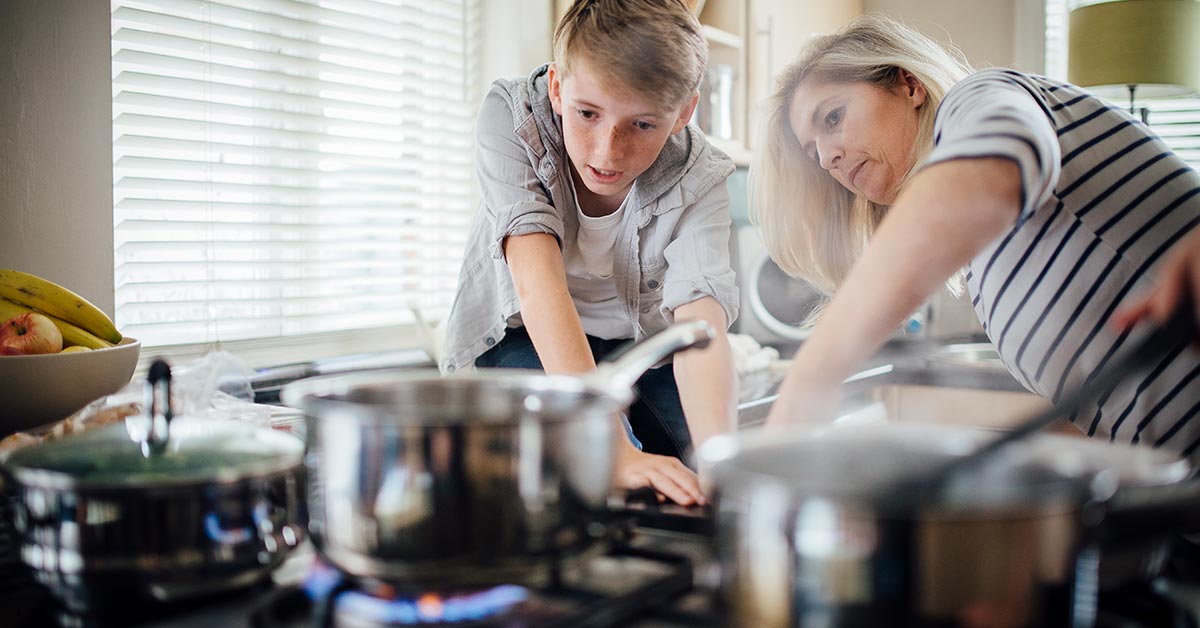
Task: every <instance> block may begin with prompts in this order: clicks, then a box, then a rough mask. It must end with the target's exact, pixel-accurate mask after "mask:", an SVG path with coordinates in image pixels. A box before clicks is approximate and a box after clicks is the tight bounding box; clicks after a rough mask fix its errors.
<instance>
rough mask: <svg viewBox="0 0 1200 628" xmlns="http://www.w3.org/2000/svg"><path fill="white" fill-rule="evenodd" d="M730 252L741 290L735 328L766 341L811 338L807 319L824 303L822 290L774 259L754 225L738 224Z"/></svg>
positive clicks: (776, 341)
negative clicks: (739, 307) (791, 274)
mask: <svg viewBox="0 0 1200 628" xmlns="http://www.w3.org/2000/svg"><path fill="white" fill-rule="evenodd" d="M730 253H731V255H732V259H733V262H734V269H733V270H734V272H736V273H737V281H738V291H739V292H740V293H741V310H740V312H739V314H738V319H737V321H736V322H735V323H734V325H733V331H734V332H735V333H739V334H746V335H748V336H750V337H751V338H754V339H755V340H757V341H758V342H759V344H763V345H779V344H796V343H797V342H800V341H803V340H804V339H805V338H807V337H808V334H809V333H810V330H809V329H808V328H806V327H804V326H803V323H804V321H806V320H807V319H808V317H809V315H810V314H812V312H813V310H814V309H815V308H817V307H818V306H819V305H820V304H821V302H822V300H823V298H824V297H823V296H822V295H821V293H820V292H819V291H817V290H816V288H814V287H813V286H812V285H811V284H809V283H808V282H807V281H804V280H802V279H796V278H793V277H790V276H788V274H787V273H785V272H783V270H781V269H780V268H779V266H777V265H776V264H775V262H774V261H772V260H771V257H770V256H769V255H767V247H766V245H765V244H763V240H762V235H761V234H760V232H759V230H758V227H756V226H754V225H749V224H745V225H739V226H737V227H735V229H734V231H733V242H732V243H731V246H730Z"/></svg>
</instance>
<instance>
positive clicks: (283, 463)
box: [0, 362, 305, 624]
mask: <svg viewBox="0 0 1200 628" xmlns="http://www.w3.org/2000/svg"><path fill="white" fill-rule="evenodd" d="M150 373H151V378H152V379H153V380H154V381H153V384H152V385H151V386H150V387H148V392H149V393H150V394H148V398H149V401H148V403H147V405H146V408H147V411H146V413H145V416H143V417H140V419H142V420H137V419H135V418H130V419H128V420H129V421H130V424H129V427H128V428H127V426H126V425H124V424H114V425H108V426H104V427H99V428H96V429H94V430H91V431H87V432H83V433H77V434H72V435H70V436H67V437H64V438H62V439H61V440H58V441H54V442H47V443H41V444H36V445H30V446H27V447H25V448H23V449H18V450H16V451H15V452H13V453H12V454H10V455H9V456H8V457H7V458H6V459H5V460H4V461H3V463H2V464H0V471H2V472H3V477H4V481H5V483H6V485H7V487H8V488H10V489H11V490H12V492H13V496H14V504H15V516H14V519H15V521H14V527H15V528H16V530H17V532H18V534H19V544H20V551H21V558H22V559H23V561H24V562H25V563H26V565H28V566H29V568H30V569H31V571H32V572H33V574H34V577H35V578H36V579H37V580H38V581H39V582H41V583H42V584H44V585H46V586H47V587H48V588H49V589H50V590H51V592H52V593H53V594H54V595H55V596H56V597H57V598H58V599H59V601H60V602H61V603H62V606H63V607H64V609H65V610H66V611H68V612H73V613H86V614H87V615H88V616H89V617H93V618H96V619H97V620H103V621H104V623H108V621H109V620H112V621H115V622H117V623H118V624H124V623H125V622H124V621H123V620H122V619H121V618H126V617H128V616H129V615H131V614H136V613H137V612H138V611H139V610H141V609H142V608H143V607H144V606H145V605H147V604H155V603H160V602H161V603H173V602H176V601H179V600H183V599H187V598H195V597H200V596H205V595H210V594H215V593H218V592H225V591H229V590H231V589H236V588H240V587H246V586H249V585H252V584H255V583H257V582H259V581H261V580H263V579H264V578H266V577H267V576H269V575H270V572H271V570H272V569H273V568H275V567H276V566H278V565H279V564H280V562H282V561H283V559H284V558H285V557H286V556H287V555H288V553H289V552H290V551H291V550H292V549H293V548H295V547H296V546H297V545H299V544H300V542H301V541H303V539H304V535H305V527H304V504H303V489H304V477H303V475H304V465H303V462H302V458H303V454H304V444H303V443H302V442H301V441H300V439H298V438H296V437H294V436H291V435H289V434H285V433H282V432H278V431H276V430H272V429H270V428H267V427H259V426H255V425H251V424H249V423H243V422H240V421H235V420H211V419H204V420H202V419H192V418H188V417H178V418H175V417H173V416H172V412H171V410H170V404H169V402H168V400H169V399H170V386H169V381H170V380H169V375H170V371H169V369H168V368H167V366H166V364H165V363H164V362H156V363H155V364H154V365H153V366H152V367H151V369H150ZM145 424H149V426H150V427H149V428H148V429H146V426H145ZM139 425H141V426H142V428H141V429H135V428H136V427H137V426H139ZM0 623H2V622H0Z"/></svg>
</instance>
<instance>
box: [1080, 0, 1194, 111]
mask: <svg viewBox="0 0 1200 628" xmlns="http://www.w3.org/2000/svg"><path fill="white" fill-rule="evenodd" d="M1067 32H1068V38H1069V41H1068V44H1067V46H1068V47H1067V55H1068V56H1067V64H1068V67H1067V80H1069V81H1070V82H1072V83H1074V84H1076V85H1080V86H1083V87H1088V88H1091V89H1093V91H1097V92H1100V93H1102V94H1104V95H1116V94H1118V93H1121V92H1124V91H1126V89H1127V86H1129V85H1136V86H1137V90H1138V94H1139V95H1141V96H1143V97H1150V98H1153V97H1163V96H1182V95H1185V94H1188V93H1191V92H1195V91H1200V0H1118V1H1114V2H1098V3H1093V4H1086V5H1083V6H1080V7H1078V8H1076V9H1074V10H1072V11H1071V16H1070V25H1069V27H1068V31H1067ZM1106 88H1111V89H1106Z"/></svg>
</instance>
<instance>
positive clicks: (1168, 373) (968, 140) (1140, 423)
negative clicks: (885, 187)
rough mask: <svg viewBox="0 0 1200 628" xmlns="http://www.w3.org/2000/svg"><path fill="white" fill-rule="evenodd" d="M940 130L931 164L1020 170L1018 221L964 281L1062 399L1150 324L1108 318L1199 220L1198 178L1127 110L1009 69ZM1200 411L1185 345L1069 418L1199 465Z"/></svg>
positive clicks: (1019, 360) (1015, 364) (1019, 371)
mask: <svg viewBox="0 0 1200 628" xmlns="http://www.w3.org/2000/svg"><path fill="white" fill-rule="evenodd" d="M934 133H935V146H934V149H933V151H932V153H931V154H930V157H929V159H928V161H927V162H925V164H924V165H925V166H927V165H929V164H932V163H937V162H942V161H947V160H951V159H961V158H972V157H985V156H999V157H1005V158H1010V159H1012V160H1013V161H1015V162H1016V163H1017V165H1018V167H1019V168H1020V172H1021V213H1020V217H1019V218H1018V220H1017V221H1016V223H1015V224H1014V225H1013V227H1012V229H1010V230H1009V231H1008V233H1006V234H1005V235H1004V236H1003V237H1001V238H998V239H997V240H996V241H995V242H993V243H992V244H991V245H989V246H988V247H987V248H986V249H985V250H984V251H983V252H981V253H980V254H979V255H978V256H976V257H975V259H974V260H972V261H971V263H970V265H969V267H968V269H967V271H968V272H967V288H968V291H969V292H970V295H971V299H972V301H973V303H974V307H975V312H976V314H977V315H978V316H979V320H980V321H981V322H982V324H983V328H984V330H985V331H986V332H987V334H988V336H989V337H990V338H991V340H992V343H993V344H994V345H995V346H996V347H997V349H998V351H999V353H1000V357H1001V359H1003V361H1004V363H1005V364H1006V365H1007V366H1008V369H1009V370H1010V371H1011V372H1012V373H1013V374H1014V376H1016V377H1017V379H1019V380H1020V381H1021V382H1022V383H1023V384H1024V385H1025V386H1026V387H1027V388H1029V389H1030V390H1031V391H1033V392H1036V393H1038V394H1040V395H1042V396H1044V397H1047V398H1049V399H1051V400H1057V399H1058V397H1059V396H1060V395H1062V394H1063V393H1064V392H1065V391H1067V390H1069V389H1072V388H1074V387H1076V386H1079V385H1080V384H1081V383H1082V382H1083V381H1085V378H1087V377H1088V375H1089V374H1091V373H1093V372H1095V371H1096V370H1097V369H1099V368H1101V367H1102V366H1103V365H1105V364H1106V363H1107V362H1108V361H1109V360H1111V359H1112V358H1113V355H1114V353H1115V352H1117V351H1119V350H1121V348H1122V347H1125V348H1131V347H1132V346H1133V344H1134V343H1135V341H1136V340H1138V339H1140V338H1141V337H1142V336H1143V335H1144V334H1146V333H1147V332H1148V330H1147V329H1146V328H1145V327H1144V326H1142V327H1138V328H1135V329H1134V330H1132V331H1131V332H1128V333H1119V332H1117V331H1115V330H1114V329H1113V328H1112V326H1111V324H1110V321H1109V319H1110V318H1111V316H1112V314H1113V312H1114V311H1116V309H1117V308H1118V307H1119V306H1120V305H1121V303H1122V302H1123V301H1125V300H1127V299H1128V298H1129V297H1130V296H1132V295H1137V294H1140V293H1142V292H1143V291H1144V290H1146V289H1147V288H1149V287H1150V286H1151V285H1152V283H1153V279H1154V271H1155V266H1156V264H1157V263H1159V262H1160V261H1161V260H1162V258H1163V254H1164V253H1166V252H1167V250H1168V249H1170V247H1171V246H1172V245H1173V244H1175V243H1176V242H1178V241H1180V240H1181V239H1182V238H1183V236H1184V234H1186V233H1187V232H1188V231H1189V230H1191V229H1192V228H1194V227H1196V225H1197V223H1200V174H1198V173H1197V172H1196V171H1195V170H1193V169H1192V168H1190V167H1189V166H1188V165H1187V164H1186V163H1184V161H1183V160H1182V159H1181V158H1180V157H1179V156H1178V155H1176V154H1174V153H1173V152H1171V150H1170V149H1169V148H1167V146H1166V145H1165V144H1163V142H1162V141H1161V140H1160V139H1158V137H1157V136H1155V135H1154V134H1153V133H1152V132H1151V131H1150V130H1149V129H1147V128H1146V127H1145V126H1144V125H1142V124H1141V123H1140V122H1137V121H1135V120H1134V119H1133V118H1131V117H1130V116H1129V115H1128V113H1127V112H1126V111H1124V110H1123V109H1120V108H1117V107H1113V106H1112V105H1110V104H1108V103H1106V102H1105V101H1103V100H1101V99H1099V98H1097V97H1095V96H1093V95H1091V94H1089V93H1088V92H1086V91H1084V90H1082V89H1080V88H1078V87H1075V86H1073V85H1067V84H1063V83H1060V82H1057V81H1052V80H1049V79H1047V78H1045V77H1041V76H1034V75H1029V74H1024V73H1021V72H1017V71H1014V70H1005V69H990V70H984V71H981V72H978V73H976V74H973V75H971V76H970V77H968V78H966V79H965V80H963V81H961V82H960V83H958V84H957V85H955V86H954V87H953V88H952V89H951V90H950V92H949V93H947V95H946V98H945V99H944V100H943V102H942V105H941V108H940V109H939V110H938V114H937V122H936V124H935V128H934ZM1198 413H1200V351H1197V349H1196V348H1195V347H1194V346H1187V345H1186V344H1185V343H1183V342H1180V343H1179V344H1178V345H1177V346H1176V347H1175V348H1174V349H1172V350H1171V351H1170V352H1168V353H1167V354H1166V355H1163V356H1162V358H1161V360H1159V361H1158V362H1157V363H1156V364H1155V365H1154V366H1153V367H1152V368H1150V369H1148V370H1147V371H1145V372H1143V373H1138V374H1135V375H1133V376H1132V377H1130V378H1127V379H1126V381H1125V382H1124V383H1123V384H1121V385H1120V386H1118V387H1117V388H1115V389H1114V390H1113V391H1112V392H1111V393H1110V394H1108V395H1107V396H1105V397H1104V398H1102V399H1100V400H1098V402H1097V403H1095V404H1092V405H1091V406H1090V407H1088V408H1087V409H1086V410H1084V411H1082V412H1080V413H1078V414H1077V415H1076V416H1074V417H1071V420H1072V422H1073V423H1074V424H1075V425H1076V427H1078V428H1079V429H1081V430H1083V431H1084V432H1086V433H1087V434H1088V435H1091V436H1096V437H1101V438H1107V439H1110V440H1113V441H1118V442H1130V443H1140V444H1143V445H1148V446H1152V447H1168V448H1170V449H1172V450H1174V451H1176V452H1178V453H1181V454H1183V455H1185V456H1188V457H1190V458H1191V459H1192V461H1193V463H1196V462H1200V452H1198V451H1197V450H1198V448H1200V420H1192V419H1193V418H1194V417H1195V416H1196V415H1197V414H1198Z"/></svg>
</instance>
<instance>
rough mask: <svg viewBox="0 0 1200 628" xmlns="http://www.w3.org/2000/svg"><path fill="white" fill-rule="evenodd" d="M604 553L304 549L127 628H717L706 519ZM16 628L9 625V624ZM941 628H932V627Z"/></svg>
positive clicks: (1158, 618) (1152, 586)
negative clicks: (450, 557)
mask: <svg viewBox="0 0 1200 628" xmlns="http://www.w3.org/2000/svg"><path fill="white" fill-rule="evenodd" d="M616 536H617V538H616V539H614V540H613V542H612V543H611V544H610V546H609V547H608V548H607V549H606V550H605V551H601V552H597V553H595V554H593V555H589V556H587V557H585V558H582V559H579V560H575V561H572V562H570V563H563V565H564V567H563V568H562V569H557V570H555V569H552V570H550V572H549V573H550V574H551V575H550V576H549V577H548V578H543V579H541V580H538V581H533V582H526V583H519V584H516V583H514V584H508V585H502V586H499V587H495V588H490V589H483V590H480V589H472V590H446V591H428V590H415V589H412V588H406V587H402V586H397V585H393V584H389V583H384V582H378V581H371V580H365V579H360V578H354V577H353V576H349V575H347V574H344V573H341V572H339V571H338V570H336V569H334V568H333V567H331V566H329V565H328V564H326V563H324V562H323V561H322V560H321V559H320V558H319V557H318V556H317V555H316V553H315V552H314V551H313V550H312V548H311V546H308V545H305V546H302V547H301V548H300V549H298V550H297V551H296V552H295V553H294V554H293V555H292V556H291V557H290V558H289V559H288V560H287V561H286V562H285V563H284V564H283V565H282V566H281V567H280V568H279V569H278V570H276V571H275V573H274V574H272V577H271V578H270V581H269V582H265V583H262V584H260V585H258V586H254V587H251V588H249V589H245V590H242V591H240V592H237V593H233V594H226V595H222V596H220V597H216V598H209V599H201V600H195V601H190V602H187V603H183V604H176V605H172V606H170V607H162V608H157V609H147V610H146V612H144V613H142V614H141V616H140V617H136V618H131V619H129V620H127V621H122V622H121V624H120V625H122V626H127V627H130V628H168V627H169V628H211V627H214V626H219V627H220V628H293V627H301V626H303V627H306V628H307V627H324V626H337V627H339V628H368V627H375V626H405V625H416V626H421V627H422V628H440V627H454V628H557V627H560V626H562V627H566V626H570V627H572V628H608V627H615V626H622V627H630V628H683V627H685V626H686V627H699V628H710V627H711V628H715V627H719V626H729V625H732V624H733V622H731V621H730V618H728V617H727V616H726V614H725V613H724V612H723V610H722V607H723V605H722V604H721V601H720V597H719V595H718V593H717V589H718V586H719V584H720V583H719V570H718V569H717V565H716V561H715V558H714V555H713V551H712V550H713V535H712V527H711V519H710V518H708V517H700V516H695V514H694V512H692V513H690V514H689V511H687V510H684V509H675V508H672V507H665V508H650V509H647V510H646V511H645V512H641V513H634V517H633V525H632V526H631V527H628V528H626V529H624V530H623V531H622V532H621V533H620V534H618V535H616ZM1196 600H1200V588H1197V587H1195V586H1192V585H1187V584H1182V583H1180V582H1178V581H1175V580H1171V579H1161V580H1159V581H1155V582H1145V583H1136V584H1133V585H1129V586H1126V587H1124V588H1122V589H1119V590H1115V591H1107V592H1104V593H1102V594H1101V595H1100V598H1099V606H1098V610H1097V613H1096V617H1097V620H1096V624H1095V625H1096V628H1115V627H1121V628H1137V627H1142V626H1145V627H1151V626H1153V627H1156V628H1158V627H1164V628H1165V627H1171V628H1200V611H1198V610H1197V609H1198V605H1197V604H1195V603H1194V602H1195V601H1196ZM0 604H3V605H4V608H6V609H13V611H6V617H5V620H6V621H5V622H4V623H5V625H6V626H13V627H14V628H26V627H29V628H32V627H34V626H38V627H41V626H46V625H54V623H58V624H59V625H62V626H78V627H80V628H90V627H91V626H94V625H96V624H94V623H90V622H89V620H88V619H87V618H70V617H62V616H59V615H57V614H56V611H55V610H54V606H53V604H52V602H51V600H50V598H49V597H48V595H47V594H46V593H45V592H44V591H42V590H40V589H38V588H36V587H35V586H32V585H30V584H25V585H17V586H10V587H6V588H2V589H0ZM14 622H15V623H14ZM939 625H940V624H939Z"/></svg>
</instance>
